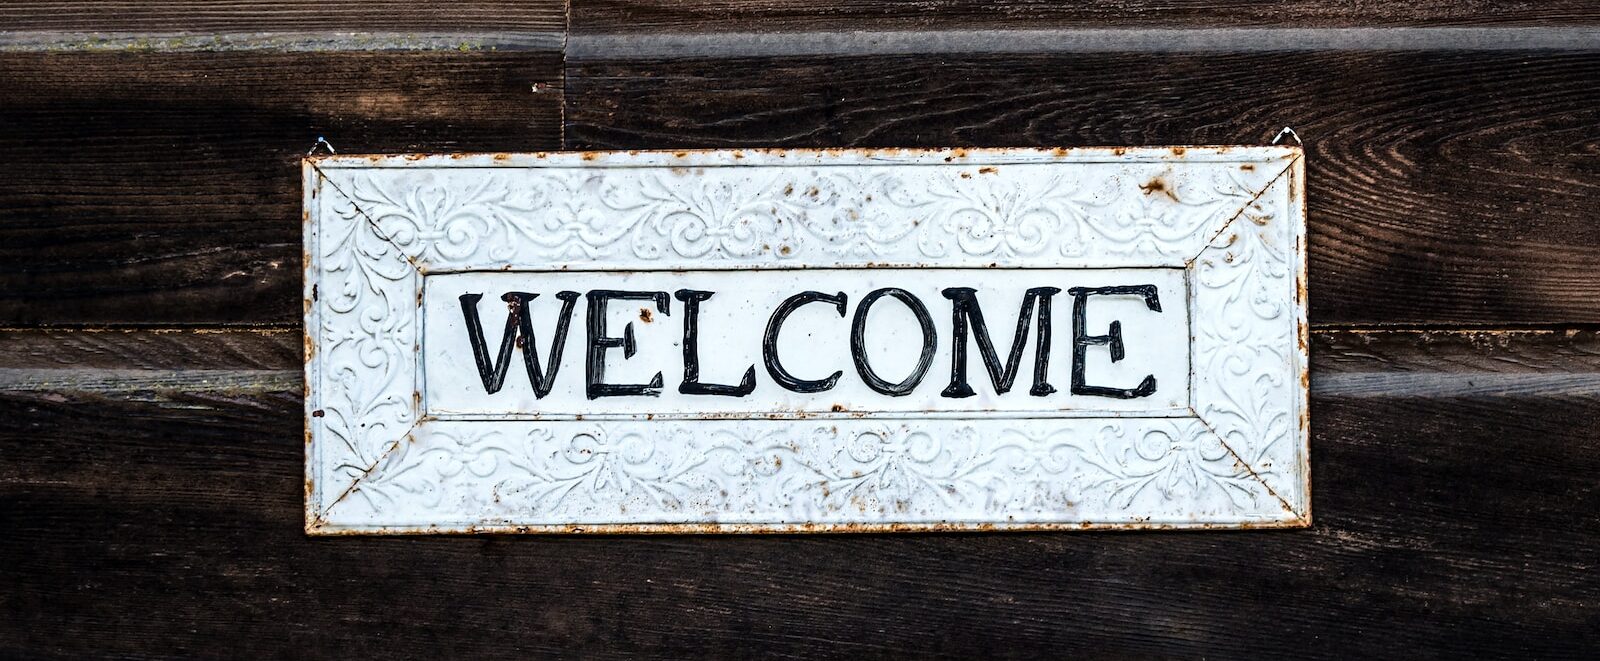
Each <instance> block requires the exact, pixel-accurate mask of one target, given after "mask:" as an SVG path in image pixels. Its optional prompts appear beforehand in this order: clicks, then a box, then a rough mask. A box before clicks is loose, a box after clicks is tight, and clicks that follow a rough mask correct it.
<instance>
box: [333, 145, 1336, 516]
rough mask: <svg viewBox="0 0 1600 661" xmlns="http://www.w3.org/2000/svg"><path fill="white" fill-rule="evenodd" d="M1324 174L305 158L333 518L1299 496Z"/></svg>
mask: <svg viewBox="0 0 1600 661" xmlns="http://www.w3.org/2000/svg"><path fill="white" fill-rule="evenodd" d="M1302 172H1303V170H1302V158H1301V152H1300V151H1299V150H1298V149H1297V148H1291V147H1215V148H1202V147H1188V148H1179V147H1174V148H1138V149H1133V148H1130V149H1065V150H1026V149H1005V150H949V151H923V150H830V151H777V150H757V151H695V152H677V153H667V152H628V153H618V152H606V153H582V154H579V153H561V154H522V155H471V156H422V157H365V156H338V157H325V158H313V159H308V160H307V161H306V166H305V190H306V224H305V228H306V229H305V242H306V255H307V260H306V378H307V384H308V394H307V402H306V411H307V418H306V429H307V431H306V434H307V443H308V444H307V451H306V527H307V530H308V531H309V532H312V533H316V534H346V533H402V532H404V533H413V532H463V531H486V532H694V531H708V532H719V531H840V530H964V529H991V528H993V529H1017V528H1025V529H1054V528H1073V529H1076V528H1112V527H1115V528H1127V527H1132V528H1165V527H1180V528H1181V527H1255V526H1280V527H1281V526H1304V525H1308V524H1309V521H1310V512H1309V503H1310V499H1309V488H1308V482H1307V477H1308V474H1309V470H1308V467H1307V429H1308V427H1307V421H1308V417H1307V412H1306V391H1307V388H1306V366H1307V342H1306V340H1307V335H1306V332H1307V331H1306V324H1305V312H1306V296H1305V221H1304V211H1303V202H1302V200H1303V174H1302Z"/></svg>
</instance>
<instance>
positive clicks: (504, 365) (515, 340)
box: [461, 291, 578, 399]
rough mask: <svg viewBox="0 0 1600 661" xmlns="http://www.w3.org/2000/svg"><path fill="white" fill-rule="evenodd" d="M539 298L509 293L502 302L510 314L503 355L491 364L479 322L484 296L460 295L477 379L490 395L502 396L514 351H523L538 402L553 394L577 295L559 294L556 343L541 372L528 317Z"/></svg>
mask: <svg viewBox="0 0 1600 661" xmlns="http://www.w3.org/2000/svg"><path fill="white" fill-rule="evenodd" d="M538 297H539V295H538V294H530V293H527V292H520V291H514V292H508V293H506V295H505V296H501V297H500V300H502V301H505V302H506V306H507V307H508V308H510V309H511V314H510V315H509V316H507V317H506V331H505V335H503V336H502V337H501V339H500V355H499V356H497V357H496V358H495V359H494V363H493V364H490V362H489V346H488V344H487V343H486V342H485V341H484V338H483V322H482V321H480V320H479V319H478V301H479V300H480V299H482V298H483V294H462V295H461V316H462V317H464V318H465V319H466V322H467V340H468V341H470V342H471V343H472V357H473V359H474V360H476V361H477V362H478V376H479V377H480V378H482V379H483V389H484V390H485V391H487V392H488V393H489V394H491V395H493V394H494V393H497V392H500V388H501V386H504V385H505V382H506V370H508V369H510V367H511V351H512V350H513V349H517V348H520V349H522V363H523V366H524V367H526V368H527V370H528V380H529V381H531V382H532V383H533V392H534V394H535V395H537V396H538V398H539V399H544V396H545V395H548V394H550V389H551V387H553V386H554V385H555V382H556V371H557V370H559V369H561V349H562V347H564V346H565V345H566V344H567V326H568V324H569V323H570V322H571V321H572V307H573V303H574V302H575V301H577V300H578V292H575V291H564V292H560V293H558V294H556V298H559V299H561V317H560V319H558V320H557V321H556V337H555V341H553V342H551V343H550V361H549V362H548V363H546V366H545V368H544V369H540V368H539V348H538V347H537V346H535V345H534V341H533V319H531V318H530V317H531V316H532V315H530V314H529V313H528V303H529V302H531V301H533V299H535V298H538Z"/></svg>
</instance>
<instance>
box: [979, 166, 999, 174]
mask: <svg viewBox="0 0 1600 661" xmlns="http://www.w3.org/2000/svg"><path fill="white" fill-rule="evenodd" d="M998 172H1000V170H999V169H998V168H995V167H991V166H987V165H985V166H983V167H981V168H978V174H996V173H998Z"/></svg>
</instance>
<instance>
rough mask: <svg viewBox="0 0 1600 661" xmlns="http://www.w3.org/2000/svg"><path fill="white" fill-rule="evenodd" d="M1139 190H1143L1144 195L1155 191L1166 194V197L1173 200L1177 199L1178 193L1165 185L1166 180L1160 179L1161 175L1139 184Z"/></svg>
mask: <svg viewBox="0 0 1600 661" xmlns="http://www.w3.org/2000/svg"><path fill="white" fill-rule="evenodd" d="M1139 190H1141V191H1144V194H1145V195H1155V194H1156V193H1160V194H1162V195H1165V196H1167V199H1170V200H1172V201H1173V202H1177V201H1178V195H1177V194H1176V193H1173V192H1172V189H1170V188H1168V187H1167V182H1166V181H1164V180H1162V178H1161V177H1156V178H1154V179H1151V180H1150V181H1148V182H1145V183H1144V184H1141V185H1140V186H1139Z"/></svg>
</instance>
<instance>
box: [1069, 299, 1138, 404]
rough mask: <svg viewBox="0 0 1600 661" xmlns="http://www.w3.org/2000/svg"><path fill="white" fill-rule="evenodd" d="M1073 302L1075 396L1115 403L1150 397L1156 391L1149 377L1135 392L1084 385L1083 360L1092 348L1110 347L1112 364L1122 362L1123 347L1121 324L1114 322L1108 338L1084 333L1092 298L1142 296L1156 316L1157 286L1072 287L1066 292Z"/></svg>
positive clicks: (1073, 375)
mask: <svg viewBox="0 0 1600 661" xmlns="http://www.w3.org/2000/svg"><path fill="white" fill-rule="evenodd" d="M1067 294H1069V295H1071V296H1072V298H1073V306H1072V394H1074V395H1096V396H1099V397H1112V398H1115V399H1134V398H1136V397H1148V396H1150V395H1151V394H1152V393H1154V392H1155V391H1156V377H1155V376H1154V375H1150V374H1147V375H1145V377H1144V380H1143V381H1140V382H1139V386H1138V387H1137V388H1134V389H1132V390H1128V389H1125V388H1108V387H1106V386H1091V385H1088V384H1087V383H1085V381H1086V379H1085V378H1084V374H1083V370H1084V359H1085V357H1086V356H1087V355H1088V352H1089V347H1090V346H1099V345H1108V346H1109V348H1110V349H1111V362H1113V363H1115V362H1117V361H1120V360H1122V357H1123V355H1124V347H1123V345H1122V322H1120V321H1113V322H1111V331H1110V332H1109V333H1107V334H1105V335H1089V334H1088V332H1087V331H1086V330H1085V329H1084V326H1085V325H1086V321H1085V320H1086V319H1087V318H1088V316H1087V308H1088V307H1089V297H1090V296H1096V295H1101V296H1142V297H1144V304H1145V306H1146V307H1148V308H1150V309H1151V310H1155V311H1156V312H1160V311H1161V299H1160V298H1159V297H1158V296H1157V294H1156V286H1155V285H1125V286H1120V287H1073V288H1072V289H1068V290H1067Z"/></svg>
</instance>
